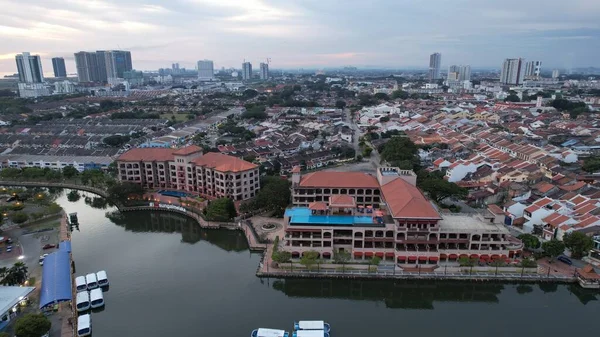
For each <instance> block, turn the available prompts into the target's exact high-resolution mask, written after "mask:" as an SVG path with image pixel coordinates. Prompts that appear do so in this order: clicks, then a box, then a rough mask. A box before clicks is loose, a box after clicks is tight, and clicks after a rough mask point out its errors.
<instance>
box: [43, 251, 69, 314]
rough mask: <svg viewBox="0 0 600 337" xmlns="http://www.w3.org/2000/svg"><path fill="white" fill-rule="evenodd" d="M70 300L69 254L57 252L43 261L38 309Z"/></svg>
mask: <svg viewBox="0 0 600 337" xmlns="http://www.w3.org/2000/svg"><path fill="white" fill-rule="evenodd" d="M72 299H73V295H72V293H71V259H70V257H69V253H67V252H66V251H64V250H59V251H57V252H54V253H52V254H50V255H48V256H46V258H45V259H44V267H43V269H42V288H41V295H40V309H42V308H44V307H47V306H49V305H52V304H55V303H58V302H63V301H71V300H72Z"/></svg>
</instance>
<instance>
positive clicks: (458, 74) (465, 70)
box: [448, 65, 471, 82]
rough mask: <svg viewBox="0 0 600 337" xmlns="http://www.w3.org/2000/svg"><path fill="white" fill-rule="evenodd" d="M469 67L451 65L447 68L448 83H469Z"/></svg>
mask: <svg viewBox="0 0 600 337" xmlns="http://www.w3.org/2000/svg"><path fill="white" fill-rule="evenodd" d="M470 80H471V66H469V65H458V66H457V65H453V66H450V67H448V81H461V82H462V81H470Z"/></svg>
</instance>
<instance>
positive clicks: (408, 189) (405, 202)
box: [381, 178, 440, 219]
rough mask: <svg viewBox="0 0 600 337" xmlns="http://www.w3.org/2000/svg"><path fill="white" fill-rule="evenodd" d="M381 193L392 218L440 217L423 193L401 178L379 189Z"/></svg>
mask: <svg viewBox="0 0 600 337" xmlns="http://www.w3.org/2000/svg"><path fill="white" fill-rule="evenodd" d="M381 192H382V193H383V197H384V199H385V202H386V203H387V205H388V208H389V210H390V213H391V215H392V217H394V218H405V219H439V218H440V215H439V213H438V212H437V211H436V210H435V208H434V207H433V205H431V203H430V202H429V201H428V200H427V199H426V198H425V196H424V195H423V193H421V191H420V190H419V189H418V188H417V187H416V186H413V185H412V184H410V183H408V182H407V181H405V180H404V179H402V178H398V179H394V180H392V181H390V182H389V183H387V184H385V185H383V187H381Z"/></svg>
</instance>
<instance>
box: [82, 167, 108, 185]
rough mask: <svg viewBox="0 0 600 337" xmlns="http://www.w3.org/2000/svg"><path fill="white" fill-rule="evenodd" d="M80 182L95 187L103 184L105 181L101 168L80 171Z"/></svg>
mask: <svg viewBox="0 0 600 337" xmlns="http://www.w3.org/2000/svg"><path fill="white" fill-rule="evenodd" d="M81 182H82V183H83V184H84V185H90V186H92V187H95V186H100V185H103V184H104V183H105V182H106V177H105V175H104V172H102V171H101V170H97V169H94V170H85V171H83V173H81Z"/></svg>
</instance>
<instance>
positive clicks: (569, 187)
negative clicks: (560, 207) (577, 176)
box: [559, 181, 585, 191]
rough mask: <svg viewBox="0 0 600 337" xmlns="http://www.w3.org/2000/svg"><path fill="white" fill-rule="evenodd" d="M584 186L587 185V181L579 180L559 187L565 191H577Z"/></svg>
mask: <svg viewBox="0 0 600 337" xmlns="http://www.w3.org/2000/svg"><path fill="white" fill-rule="evenodd" d="M583 186H585V182H583V181H579V182H576V183H575V184H572V185H564V186H559V188H560V189H561V190H563V191H577V190H578V189H580V188H582V187H583Z"/></svg>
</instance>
